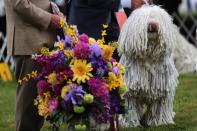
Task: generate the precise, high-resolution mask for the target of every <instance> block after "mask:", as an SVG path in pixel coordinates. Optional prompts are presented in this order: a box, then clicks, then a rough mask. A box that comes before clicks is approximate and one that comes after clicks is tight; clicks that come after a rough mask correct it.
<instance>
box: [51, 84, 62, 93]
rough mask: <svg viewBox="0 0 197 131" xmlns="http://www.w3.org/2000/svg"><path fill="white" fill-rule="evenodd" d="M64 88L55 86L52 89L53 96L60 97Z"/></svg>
mask: <svg viewBox="0 0 197 131" xmlns="http://www.w3.org/2000/svg"><path fill="white" fill-rule="evenodd" d="M61 90H62V87H61V86H60V85H54V86H53V87H52V92H53V93H54V94H53V95H60V94H61Z"/></svg>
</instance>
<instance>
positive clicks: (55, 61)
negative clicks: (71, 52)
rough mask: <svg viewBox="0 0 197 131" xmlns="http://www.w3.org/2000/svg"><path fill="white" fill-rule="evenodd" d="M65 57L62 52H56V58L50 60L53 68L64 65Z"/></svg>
mask: <svg viewBox="0 0 197 131" xmlns="http://www.w3.org/2000/svg"><path fill="white" fill-rule="evenodd" d="M65 58H66V55H65V54H64V51H63V50H60V51H58V53H57V54H56V56H55V57H54V58H52V59H51V63H52V64H53V67H55V66H57V65H59V64H65V62H66V60H65Z"/></svg>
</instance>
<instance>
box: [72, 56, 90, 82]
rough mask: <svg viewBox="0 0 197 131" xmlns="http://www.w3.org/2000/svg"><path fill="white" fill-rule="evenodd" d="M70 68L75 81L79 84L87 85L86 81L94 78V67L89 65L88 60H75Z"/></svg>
mask: <svg viewBox="0 0 197 131" xmlns="http://www.w3.org/2000/svg"><path fill="white" fill-rule="evenodd" d="M70 67H71V70H72V71H73V72H74V76H73V81H77V83H78V84H81V82H83V83H85V82H86V80H89V79H90V77H92V74H91V73H90V72H91V71H92V70H93V68H92V65H91V64H90V63H87V61H86V60H77V59H75V60H74V61H73V64H72V65H70Z"/></svg>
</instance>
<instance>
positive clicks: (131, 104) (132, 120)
mask: <svg viewBox="0 0 197 131" xmlns="http://www.w3.org/2000/svg"><path fill="white" fill-rule="evenodd" d="M126 106H127V108H128V111H127V113H126V114H124V115H120V116H119V124H120V127H122V128H129V127H137V126H139V125H140V121H139V120H140V112H139V110H138V108H137V103H136V99H135V98H131V97H130V98H128V99H127V103H126Z"/></svg>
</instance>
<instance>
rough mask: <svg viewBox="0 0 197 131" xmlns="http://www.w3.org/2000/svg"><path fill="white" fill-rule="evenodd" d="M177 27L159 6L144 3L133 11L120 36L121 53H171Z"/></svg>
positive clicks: (139, 54) (141, 55) (152, 54)
mask: <svg viewBox="0 0 197 131" xmlns="http://www.w3.org/2000/svg"><path fill="white" fill-rule="evenodd" d="M175 32H176V27H175V25H174V24H173V22H172V18H171V17H170V15H169V14H168V13H167V12H166V11H165V10H164V9H162V8H160V7H159V6H155V5H144V6H142V7H141V8H139V9H136V10H135V11H133V12H132V14H131V15H130V17H129V18H128V20H127V21H126V23H125V24H124V26H123V29H122V31H121V34H120V37H119V51H120V53H124V54H130V55H132V56H133V55H136V57H138V56H140V57H143V56H144V55H149V56H151V57H152V56H153V57H154V55H161V54H164V53H171V51H172V48H173V42H174V41H175V40H176V35H175Z"/></svg>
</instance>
